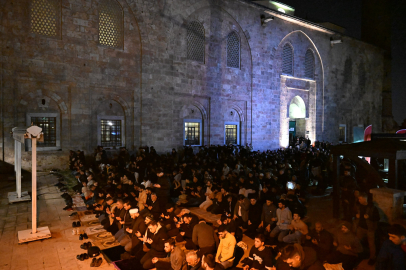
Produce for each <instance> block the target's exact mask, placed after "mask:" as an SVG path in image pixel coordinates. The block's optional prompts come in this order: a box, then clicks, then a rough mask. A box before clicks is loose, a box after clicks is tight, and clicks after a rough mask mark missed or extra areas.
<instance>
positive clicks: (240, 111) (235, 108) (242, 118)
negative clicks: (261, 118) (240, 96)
mask: <svg viewBox="0 0 406 270" xmlns="http://www.w3.org/2000/svg"><path fill="white" fill-rule="evenodd" d="M231 108H232V109H234V110H235V111H236V112H237V113H238V115H239V116H240V122H245V117H244V111H243V110H242V109H241V108H240V107H239V106H238V105H236V104H233V105H231Z"/></svg>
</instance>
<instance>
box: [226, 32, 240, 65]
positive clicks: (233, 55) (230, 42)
mask: <svg viewBox="0 0 406 270" xmlns="http://www.w3.org/2000/svg"><path fill="white" fill-rule="evenodd" d="M227 67H232V68H240V37H239V36H238V34H237V33H236V32H234V31H233V32H231V33H230V34H228V36H227Z"/></svg>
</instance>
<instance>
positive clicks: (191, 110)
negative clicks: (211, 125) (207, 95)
mask: <svg viewBox="0 0 406 270" xmlns="http://www.w3.org/2000/svg"><path fill="white" fill-rule="evenodd" d="M196 111H199V112H200V116H199V117H196V115H195V112H196ZM179 118H181V119H182V118H202V119H203V120H206V119H207V112H206V109H205V108H204V106H203V105H202V104H200V103H199V102H197V101H193V102H192V103H190V104H187V105H183V107H182V109H181V110H180V113H179Z"/></svg>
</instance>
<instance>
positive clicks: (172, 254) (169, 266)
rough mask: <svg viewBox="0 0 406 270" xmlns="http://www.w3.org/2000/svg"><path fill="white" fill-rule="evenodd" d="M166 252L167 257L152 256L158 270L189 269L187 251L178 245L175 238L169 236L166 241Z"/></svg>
mask: <svg viewBox="0 0 406 270" xmlns="http://www.w3.org/2000/svg"><path fill="white" fill-rule="evenodd" d="M164 245H165V246H164V249H165V252H166V253H167V254H168V255H167V256H166V257H165V258H158V257H154V258H152V263H153V264H155V269H156V270H161V269H162V270H187V263H186V256H185V253H184V252H183V251H182V250H181V249H180V248H179V247H177V246H175V240H174V239H173V238H169V239H168V240H166V241H165V242H164Z"/></svg>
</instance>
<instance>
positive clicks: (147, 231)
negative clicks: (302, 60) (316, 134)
mask: <svg viewBox="0 0 406 270" xmlns="http://www.w3.org/2000/svg"><path fill="white" fill-rule="evenodd" d="M306 143H309V142H308V141H301V142H300V144H299V141H298V143H297V144H296V145H294V146H293V147H290V148H288V149H279V150H275V151H270V150H269V151H263V152H261V151H253V150H252V149H251V148H250V147H249V146H246V147H243V146H232V145H230V146H204V147H200V148H199V149H198V151H197V152H196V153H195V152H194V151H193V149H192V147H184V149H183V151H182V153H178V152H177V151H176V150H175V149H173V150H172V152H171V153H168V154H166V155H158V154H157V152H156V151H155V149H154V148H153V147H152V146H151V147H141V148H140V149H139V151H138V152H137V153H135V154H133V155H130V154H129V153H128V151H127V150H126V149H125V148H121V149H120V151H119V153H118V155H116V156H114V157H112V158H108V155H107V154H106V151H105V150H104V149H103V147H101V146H99V147H98V148H97V149H96V150H95V153H94V156H93V157H92V159H88V160H85V156H84V154H83V152H81V151H78V152H73V151H71V153H70V156H69V162H70V164H69V167H70V169H71V170H72V173H73V174H74V175H75V178H76V179H77V181H78V184H77V186H75V187H74V190H75V191H76V192H77V193H78V194H81V196H82V198H83V200H84V202H85V204H86V206H87V208H88V209H89V210H93V211H94V213H96V214H97V217H98V218H99V221H100V222H101V224H102V225H103V226H104V228H105V229H106V230H107V231H109V232H111V233H112V234H113V235H114V236H115V238H116V239H117V241H119V242H120V244H121V245H122V246H123V247H124V249H125V251H126V252H125V253H124V254H122V258H123V259H131V258H137V259H139V261H140V263H141V264H142V267H143V268H144V269H154V268H156V269H186V268H188V269H196V270H197V269H214V268H216V269H227V268H232V267H235V266H236V265H237V264H238V263H239V259H241V258H237V256H236V249H237V243H239V242H240V241H241V240H242V238H243V235H246V236H248V237H250V238H252V239H254V243H255V244H254V246H253V247H251V250H250V256H249V257H248V258H246V259H244V260H243V261H241V263H243V265H244V269H245V270H248V269H264V270H265V269H275V267H276V269H291V267H293V268H295V267H297V265H299V266H300V265H302V266H303V267H301V269H324V268H320V267H319V266H320V265H321V267H323V266H322V263H323V262H327V263H331V264H337V263H342V264H343V267H344V266H345V267H344V269H346V270H347V269H353V268H354V267H355V266H356V262H357V260H356V259H357V258H358V256H359V255H360V253H361V252H362V251H363V246H362V244H361V242H362V241H363V240H366V241H367V242H368V249H369V254H370V261H369V262H370V263H371V264H374V263H375V260H376V259H377V251H376V248H375V247H376V245H375V242H374V239H375V238H374V237H373V236H374V232H375V231H376V226H377V223H378V221H379V214H378V213H377V210H376V207H374V206H373V204H372V203H371V200H370V199H369V196H368V193H365V192H364V190H362V189H360V188H359V184H358V183H357V181H356V180H355V178H353V177H352V175H353V174H352V172H351V168H348V164H345V163H343V165H342V166H343V168H344V170H343V171H345V172H344V173H343V176H342V177H341V179H340V183H341V188H342V191H341V192H342V194H343V196H342V198H343V199H342V204H343V206H345V209H344V219H343V222H342V223H340V224H339V228H338V230H337V233H336V234H334V235H333V234H331V233H330V232H328V231H326V230H325V229H324V228H323V225H322V223H321V222H317V223H316V224H315V226H314V228H313V229H310V228H309V227H308V226H309V225H308V224H306V222H304V221H303V219H304V218H305V217H306V215H307V208H306V202H307V201H308V196H309V193H310V187H311V186H313V187H312V188H311V190H312V191H311V192H312V193H313V194H315V195H321V194H324V193H325V189H326V188H327V187H328V186H329V185H330V184H331V179H332V171H331V168H332V166H331V158H330V153H329V149H330V144H328V143H319V142H316V143H315V145H313V146H311V145H308V144H306ZM355 191H361V192H358V193H357V192H355ZM350 197H351V198H350ZM191 207H199V208H201V209H204V210H205V211H208V212H211V213H213V214H216V215H218V221H217V224H209V223H207V221H205V220H202V219H199V218H198V217H197V216H196V215H194V214H193V213H191V212H190V210H189V209H190V208H191ZM68 210H70V209H69V208H68ZM399 237H401V236H399ZM403 239H404V237H403ZM177 243H183V244H184V247H185V249H186V250H187V251H188V252H187V253H186V254H185V253H184V251H183V250H182V249H179V248H178V247H177V245H176V244H177ZM402 243H403V242H402ZM265 244H266V245H272V246H273V247H274V249H271V248H269V247H267V246H265ZM278 250H281V251H282V252H281V253H279V252H278ZM278 253H279V254H278ZM304 254H306V256H305V255H304ZM300 258H302V259H303V258H305V259H304V261H303V260H300ZM300 263H302V264H300ZM400 263H402V262H400ZM403 263H404V262H403ZM305 265H306V267H305V268H304V266H305Z"/></svg>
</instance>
